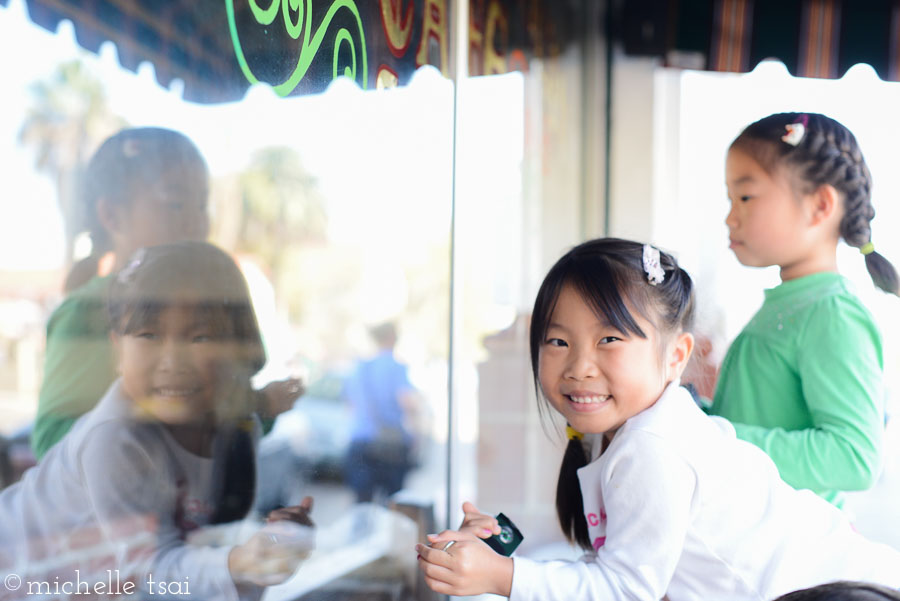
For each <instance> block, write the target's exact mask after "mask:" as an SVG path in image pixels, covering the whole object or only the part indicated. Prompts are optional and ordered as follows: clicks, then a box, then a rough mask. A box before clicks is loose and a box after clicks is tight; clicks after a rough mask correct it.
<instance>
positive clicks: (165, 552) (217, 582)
mask: <svg viewBox="0 0 900 601" xmlns="http://www.w3.org/2000/svg"><path fill="white" fill-rule="evenodd" d="M110 317H111V323H112V332H113V333H112V337H113V343H114V346H115V349H116V354H117V357H118V363H117V365H118V370H119V373H120V378H119V380H118V381H117V382H116V383H115V384H114V385H113V386H112V388H110V390H109V392H108V393H107V394H106V396H105V397H104V398H103V399H102V400H101V401H100V403H99V404H98V405H97V407H96V408H95V409H94V410H93V411H91V412H89V413H88V414H86V415H85V416H84V417H83V418H82V419H81V420H79V422H78V423H77V424H76V426H75V427H74V428H73V430H72V431H71V433H70V434H69V435H68V436H66V437H65V438H64V439H63V441H61V443H60V444H59V445H57V446H55V447H54V448H53V449H51V451H50V452H49V453H48V454H47V456H46V458H45V459H44V461H42V462H41V463H40V464H39V465H38V466H37V467H36V468H34V469H33V470H31V471H29V472H27V473H26V476H25V477H24V478H23V481H22V482H21V483H20V484H18V485H15V486H13V487H11V488H10V489H8V490H7V491H5V492H4V493H2V495H0V512H2V514H3V519H2V520H0V522H2V525H0V547H5V548H15V547H16V546H17V545H18V546H20V547H21V546H22V544H23V543H22V541H26V542H25V543H24V545H25V548H26V549H29V552H30V553H31V555H29V554H26V553H22V554H21V555H20V556H21V557H32V558H35V554H37V555H38V556H40V557H44V558H50V557H53V552H54V551H56V550H58V549H54V548H53V547H52V545H51V546H50V547H48V548H42V545H44V542H45V540H47V539H48V538H49V539H53V538H55V539H57V540H58V541H59V545H60V546H59V549H65V548H67V547H68V546H72V545H73V544H74V543H73V542H72V541H74V540H77V539H79V538H83V537H84V536H85V534H86V533H89V532H91V531H92V530H93V529H95V528H96V529H98V530H99V531H100V533H102V540H106V541H108V542H109V543H113V544H114V547H113V548H115V549H116V551H115V558H112V557H110V558H107V561H106V563H104V564H102V570H106V569H117V570H120V572H121V573H122V574H123V575H127V576H129V577H131V578H133V579H135V581H136V582H137V583H138V585H141V584H142V583H145V582H148V578H149V577H150V576H152V577H153V579H154V580H155V581H176V580H177V581H185V580H186V579H187V578H189V579H190V583H191V592H192V594H195V595H198V596H199V598H204V599H207V598H210V599H212V598H215V599H219V598H222V599H231V598H237V597H238V595H239V594H244V593H245V594H247V595H249V596H251V597H252V596H256V595H258V594H259V593H260V592H261V589H259V588H258V587H256V586H255V585H261V584H272V583H275V582H280V581H281V580H284V579H285V578H287V577H288V576H289V575H290V574H291V573H292V572H293V569H294V568H295V567H296V566H297V564H298V562H299V560H300V559H301V554H300V553H298V552H297V549H291V548H287V547H284V546H278V545H273V544H271V543H270V542H268V540H269V539H268V538H267V537H266V536H265V535H263V534H257V535H256V536H254V537H253V538H251V539H250V540H249V541H248V542H247V543H245V544H242V545H238V546H235V547H221V548H207V547H199V546H194V545H190V544H185V542H184V541H185V539H186V538H187V537H188V535H189V534H191V532H192V531H194V530H196V529H198V528H201V527H204V526H208V525H212V524H218V523H225V522H230V521H233V520H238V519H241V518H243V517H244V516H245V515H246V514H247V512H248V511H249V509H250V505H251V503H252V500H253V493H254V485H255V471H254V465H255V453H254V438H255V437H256V436H257V435H258V425H257V422H256V421H255V420H254V419H253V416H252V408H251V401H250V398H251V388H250V377H251V376H252V375H253V374H254V373H256V372H257V371H258V370H259V369H260V368H261V367H262V365H263V363H264V361H265V356H264V353H263V350H262V343H261V340H260V337H259V331H258V329H257V324H256V318H255V316H254V313H253V309H252V307H251V304H250V299H249V295H248V293H247V288H246V284H245V283H244V280H243V277H242V276H241V274H240V272H239V271H238V269H237V266H236V265H235V264H234V262H233V261H232V260H231V259H230V258H229V257H228V256H227V255H226V254H225V253H223V252H222V251H220V250H218V249H217V248H215V247H214V246H212V245H209V244H206V243H201V242H182V243H178V244H172V245H165V246H157V247H152V248H149V249H143V250H140V251H138V253H137V254H136V255H135V256H134V258H133V259H132V261H131V262H130V264H129V265H128V266H127V267H126V268H125V269H124V270H122V271H121V272H119V274H118V275H117V276H116V278H115V280H114V282H113V283H112V285H111V290H110ZM310 508H311V499H307V500H305V501H304V503H303V506H302V507H296V508H288V509H286V510H281V511H279V512H278V513H277V515H274V516H271V517H273V518H277V519H286V520H289V521H295V522H300V523H303V524H306V525H310V524H311V522H310V521H309V518H308V512H309V510H310ZM135 520H137V521H138V522H139V521H141V520H145V521H146V523H147V524H149V527H146V528H143V529H141V528H139V529H138V532H137V534H140V533H144V534H147V535H149V537H147V536H145V537H144V540H143V546H142V547H141V548H140V549H134V548H131V547H130V544H129V542H128V540H129V537H134V536H135V534H136V533H135V531H134V527H135V526H134V524H135ZM13 523H16V524H21V526H22V528H23V529H24V530H23V531H18V532H15V531H14V530H13V526H12V524H13ZM122 523H130V524H131V526H130V528H131V530H130V531H129V532H127V533H126V532H123V531H122V528H121V526H120V525H121V524H122ZM7 524H9V525H7ZM29 539H30V540H29ZM148 541H149V542H148ZM64 545H65V546H64ZM0 567H5V566H4V565H3V562H2V560H0ZM80 567H81V569H82V573H81V577H82V579H85V578H88V577H89V576H88V574H89V572H88V570H91V569H93V570H94V571H95V572H96V571H97V569H98V567H97V563H96V562H94V563H91V564H86V565H84V566H80ZM24 569H25V571H26V573H27V570H28V569H29V566H28V565H25V566H24ZM102 570H101V571H102Z"/></svg>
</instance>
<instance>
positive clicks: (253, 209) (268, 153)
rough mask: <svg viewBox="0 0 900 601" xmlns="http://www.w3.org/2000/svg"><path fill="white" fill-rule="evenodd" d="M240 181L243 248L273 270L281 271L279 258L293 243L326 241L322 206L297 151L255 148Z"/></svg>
mask: <svg viewBox="0 0 900 601" xmlns="http://www.w3.org/2000/svg"><path fill="white" fill-rule="evenodd" d="M239 181H240V184H239V185H240V191H241V199H242V205H243V206H242V211H243V224H242V228H241V229H242V231H241V235H240V246H241V247H242V248H241V250H246V251H249V252H252V253H253V254H256V255H257V256H259V257H260V258H262V259H263V260H264V261H265V263H266V264H267V265H268V266H269V268H270V269H271V270H272V273H273V274H275V275H276V276H277V275H280V271H281V269H280V267H281V261H282V259H283V258H284V256H285V251H287V250H289V249H290V248H291V247H296V246H302V245H307V244H310V243H318V242H322V241H324V240H325V235H326V226H327V217H326V213H325V207H324V205H323V203H322V199H321V197H320V196H319V194H318V191H317V190H316V183H315V180H314V179H313V177H312V176H311V175H310V174H309V172H308V171H306V169H305V168H304V167H303V165H302V163H301V162H300V157H299V156H298V155H297V153H296V151H294V150H293V149H291V148H286V147H270V148H263V149H261V150H259V151H257V153H256V154H255V155H254V156H253V158H252V159H251V161H250V165H249V166H248V167H247V169H246V170H245V171H244V172H243V173H242V174H241V175H240V179H239ZM276 285H277V283H276Z"/></svg>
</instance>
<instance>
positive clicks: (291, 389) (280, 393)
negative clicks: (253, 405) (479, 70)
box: [257, 378, 306, 417]
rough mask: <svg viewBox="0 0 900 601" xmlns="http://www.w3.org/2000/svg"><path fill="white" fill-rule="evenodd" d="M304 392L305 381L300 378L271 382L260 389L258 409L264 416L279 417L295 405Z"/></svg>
mask: <svg viewBox="0 0 900 601" xmlns="http://www.w3.org/2000/svg"><path fill="white" fill-rule="evenodd" d="M304 392H306V390H305V389H304V387H303V382H301V381H300V380H299V379H298V378H287V379H286V380H279V381H277V382H269V383H268V384H266V385H265V386H264V387H263V388H262V390H260V391H259V393H260V394H259V398H260V405H261V406H260V407H257V410H258V411H259V412H260V415H262V416H263V417H277V416H279V415H281V414H282V413H284V412H285V411H287V410H288V409H290V408H291V407H293V406H294V401H296V400H297V399H298V398H299V397H300V396H302V395H303V393H304Z"/></svg>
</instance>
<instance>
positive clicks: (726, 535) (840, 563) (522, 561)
mask: <svg viewBox="0 0 900 601" xmlns="http://www.w3.org/2000/svg"><path fill="white" fill-rule="evenodd" d="M692 286H693V284H692V282H691V279H690V277H689V276H688V274H687V273H685V272H684V270H682V269H681V268H680V267H678V265H677V264H676V262H675V260H674V259H673V258H672V257H671V256H669V255H666V254H663V253H659V251H657V250H656V249H654V248H652V247H650V246H647V245H641V244H638V243H635V242H629V241H626V240H616V239H609V238H607V239H601V240H593V241H590V242H585V243H584V244H582V245H580V246H578V247H576V248H574V249H573V250H571V251H569V252H568V253H567V254H566V255H565V256H563V257H562V258H561V259H560V260H559V261H558V262H557V263H556V265H554V266H553V268H551V270H550V272H549V273H548V275H547V277H546V278H545V279H544V282H543V284H542V285H541V288H540V291H539V292H538V295H537V299H536V300H535V304H534V311H533V312H532V321H531V336H530V341H531V359H532V368H533V371H534V374H535V378H536V384H538V385H539V392H540V393H541V396H542V398H543V399H544V400H545V401H546V402H547V403H548V404H549V405H550V406H551V407H552V408H553V409H555V410H556V411H557V412H558V413H560V414H561V415H562V416H563V417H564V418H565V419H566V421H567V422H568V423H569V427H568V428H567V431H568V433H569V439H570V440H569V444H568V447H567V449H566V454H565V458H564V459H563V464H562V467H561V468H560V475H559V481H558V483H557V494H556V499H557V503H556V505H557V513H558V517H559V521H560V524H561V526H562V529H563V532H564V533H565V535H566V536H567V537H568V538H569V539H570V540H571V541H573V542H576V543H577V544H578V545H579V546H580V547H581V548H582V549H584V550H585V552H586V554H585V555H584V557H583V558H582V559H581V560H580V561H575V562H567V561H549V562H541V561H534V560H530V559H528V558H523V557H514V558H508V557H504V556H501V555H499V554H497V553H495V552H494V551H493V550H492V549H491V548H490V547H488V546H487V545H486V544H485V543H484V542H483V541H482V540H481V539H482V538H487V537H489V536H491V535H492V534H498V533H499V528H498V527H497V526H498V525H497V521H496V520H495V519H494V518H492V517H491V516H489V515H485V514H481V513H480V512H478V510H477V509H476V508H475V507H474V506H473V505H471V504H468V503H467V504H465V505H464V506H463V511H464V512H465V514H466V515H465V519H464V522H463V524H462V526H461V528H460V531H458V532H455V531H446V532H443V533H441V534H439V535H437V536H431V537H429V542H430V543H431V546H424V545H418V547H417V550H418V552H419V553H420V555H421V559H420V567H421V568H422V570H423V571H424V573H425V579H426V582H427V583H428V585H429V586H430V587H431V588H432V589H433V590H435V591H437V592H439V593H445V594H451V595H475V594H481V593H485V592H487V593H495V594H499V595H503V596H508V597H509V598H510V599H511V600H512V601H563V600H566V601H568V600H570V599H633V600H641V601H658V600H659V599H661V598H663V597H664V596H665V595H668V598H670V599H679V600H688V601H691V600H693V601H701V600H702V601H709V600H716V601H719V600H729V601H759V600H761V599H771V598H773V597H775V596H777V595H780V594H783V593H786V592H788V591H791V590H794V589H797V588H801V587H804V586H811V585H815V584H821V583H824V582H829V581H831V580H834V579H840V578H856V579H863V580H865V579H870V580H873V581H875V582H880V583H883V584H888V585H891V586H894V587H897V586H900V553H897V552H896V551H894V550H893V549H891V548H889V547H887V546H885V545H879V544H876V543H872V542H869V541H867V540H865V539H863V538H862V537H861V536H860V535H859V534H857V533H855V532H854V531H853V529H852V528H851V526H850V524H849V522H848V521H847V520H846V518H845V517H844V516H843V514H841V512H840V511H839V510H838V509H836V508H835V507H833V506H831V505H829V504H828V503H827V502H825V501H824V500H822V499H820V498H818V497H816V496H815V495H814V494H812V493H810V492H809V491H802V492H801V491H796V490H794V489H792V488H791V487H789V486H788V485H787V484H785V483H784V482H783V481H782V480H781V479H779V477H778V472H777V471H776V469H775V466H774V465H773V464H772V461H771V460H770V459H769V458H768V457H767V456H766V455H765V453H763V452H762V451H760V450H759V449H758V448H756V447H754V446H753V445H750V444H747V443H745V442H742V441H739V440H737V439H736V438H735V436H734V429H733V428H732V427H731V426H730V424H729V423H728V422H727V421H726V420H724V419H721V418H709V417H708V416H706V415H705V414H704V413H703V412H702V411H701V410H700V408H699V407H697V405H696V404H695V403H694V401H693V399H692V397H691V395H690V394H689V393H688V392H687V390H685V389H684V388H682V387H681V386H679V378H680V376H681V373H682V371H683V370H684V367H685V364H686V363H687V361H688V359H689V357H690V354H691V351H692V348H693V337H692V336H691V334H690V327H691V322H692V314H693V306H694V301H693V291H692ZM449 541H455V543H454V544H453V545H452V546H450V547H449V548H446V545H447V544H448V543H449Z"/></svg>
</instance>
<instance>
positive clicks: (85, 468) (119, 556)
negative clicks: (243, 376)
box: [0, 382, 261, 601]
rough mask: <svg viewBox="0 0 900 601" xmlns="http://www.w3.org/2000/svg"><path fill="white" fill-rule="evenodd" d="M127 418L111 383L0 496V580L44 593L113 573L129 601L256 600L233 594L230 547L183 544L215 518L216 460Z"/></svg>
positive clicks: (127, 409) (128, 409)
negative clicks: (164, 590) (15, 579)
mask: <svg viewBox="0 0 900 601" xmlns="http://www.w3.org/2000/svg"><path fill="white" fill-rule="evenodd" d="M133 413H134V412H133V403H132V402H131V401H130V400H128V399H127V398H125V397H124V396H123V394H122V392H121V387H120V385H119V383H118V382H116V383H114V384H113V385H112V386H111V387H110V389H109V391H108V392H107V394H106V395H105V396H104V398H103V399H102V400H101V401H100V403H99V404H98V405H97V407H95V408H94V409H93V410H92V411H90V412H89V413H87V414H85V415H84V416H82V418H81V419H79V420H78V422H76V424H75V426H74V427H73V428H72V430H71V431H70V432H69V433H68V434H67V435H66V436H65V438H63V439H62V440H61V441H60V442H59V444H57V445H55V446H54V447H53V448H52V449H50V451H49V452H48V453H47V455H46V456H45V457H44V458H43V460H42V461H41V462H40V463H39V464H38V465H37V466H35V467H34V468H32V469H30V470H29V471H28V472H26V474H25V476H24V477H23V479H22V481H20V482H18V483H16V484H14V485H12V486H10V487H9V488H7V489H5V490H3V491H2V492H0V575H2V574H5V573H12V574H17V575H18V576H19V577H20V578H22V580H23V582H24V584H25V585H27V584H28V583H29V582H32V583H36V584H34V586H35V587H36V588H35V589H34V590H41V588H40V587H41V586H43V584H41V583H44V582H50V583H53V581H54V578H55V579H57V580H59V581H60V582H69V581H75V580H76V579H77V580H89V579H90V578H92V577H96V576H99V577H101V578H102V579H103V580H106V578H103V577H104V576H105V574H106V570H107V569H110V570H111V571H112V572H113V576H112V580H113V582H115V580H116V578H117V577H118V578H120V579H121V580H122V581H124V580H125V579H126V578H131V579H132V580H133V581H134V588H133V589H132V590H134V591H135V594H132V595H129V598H144V596H147V598H150V599H152V598H160V596H161V595H160V594H159V590H160V589H159V586H160V584H159V583H160V582H163V583H166V584H165V586H166V587H168V590H170V591H175V590H178V589H177V588H175V587H180V590H181V591H182V593H183V592H184V591H185V590H187V591H189V593H190V596H192V597H194V598H200V599H209V600H227V601H236V600H237V599H238V598H244V596H245V595H249V596H250V597H251V598H258V597H259V595H260V594H261V590H260V589H258V588H256V587H252V588H253V590H250V588H251V587H248V588H247V590H242V591H241V592H240V593H239V591H238V589H237V588H236V587H235V585H234V582H233V580H232V578H231V574H230V572H229V570H228V554H229V552H230V551H231V547H218V548H212V547H204V546H196V545H191V544H188V543H186V542H185V541H184V540H183V536H184V533H185V532H186V531H189V530H192V529H194V528H198V527H202V526H205V525H208V524H209V521H210V518H211V517H212V513H213V511H214V507H213V506H212V502H213V497H214V495H213V493H212V488H213V478H214V477H215V472H214V468H215V466H214V465H213V460H212V459H209V458H205V457H199V456H196V455H193V454H191V453H189V452H187V451H186V450H185V449H183V448H182V447H181V446H180V445H179V444H178V443H177V442H176V441H175V440H174V439H173V438H172V436H171V435H170V434H169V433H168V431H167V430H166V429H165V428H163V427H162V426H161V425H160V424H158V423H153V422H142V421H140V420H138V419H136V418H135V416H134V414H133ZM219 469H221V467H219ZM150 578H152V580H150ZM151 582H152V583H153V584H152V585H151V584H150V583H151ZM89 584H90V585H91V586H93V582H91V581H89ZM70 588H71V586H70ZM148 589H152V590H148ZM138 591H143V592H142V593H140V592H138ZM21 592H23V594H25V593H27V589H26V588H24V587H23V588H22V589H21ZM135 595H137V596H135ZM150 595H152V596H150ZM63 598H65V597H63ZM72 598H73V599H77V598H79V597H78V596H73V597H72Z"/></svg>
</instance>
